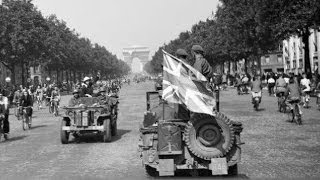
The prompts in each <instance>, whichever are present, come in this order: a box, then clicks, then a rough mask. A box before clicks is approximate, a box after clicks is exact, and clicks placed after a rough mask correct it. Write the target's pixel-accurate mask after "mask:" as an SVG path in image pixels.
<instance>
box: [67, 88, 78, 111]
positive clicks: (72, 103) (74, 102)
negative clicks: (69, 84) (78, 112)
mask: <svg viewBox="0 0 320 180" xmlns="http://www.w3.org/2000/svg"><path fill="white" fill-rule="evenodd" d="M72 94H73V97H72V98H71V99H70V100H69V103H68V106H69V107H73V106H76V105H79V104H80V92H79V90H78V89H75V90H73V92H72Z"/></svg>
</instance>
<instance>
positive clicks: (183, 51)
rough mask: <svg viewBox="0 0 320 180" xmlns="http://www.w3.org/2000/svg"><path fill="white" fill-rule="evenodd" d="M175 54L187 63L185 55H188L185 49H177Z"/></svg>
mask: <svg viewBox="0 0 320 180" xmlns="http://www.w3.org/2000/svg"><path fill="white" fill-rule="evenodd" d="M176 56H177V58H179V59H181V60H182V61H184V62H186V63H188V64H189V62H188V60H187V57H188V53H187V51H185V50H184V49H178V50H177V51H176Z"/></svg>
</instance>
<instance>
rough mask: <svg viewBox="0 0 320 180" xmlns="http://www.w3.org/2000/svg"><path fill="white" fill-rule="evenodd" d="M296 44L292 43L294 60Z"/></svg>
mask: <svg viewBox="0 0 320 180" xmlns="http://www.w3.org/2000/svg"><path fill="white" fill-rule="evenodd" d="M296 57H297V55H296V42H293V58H294V59H296Z"/></svg>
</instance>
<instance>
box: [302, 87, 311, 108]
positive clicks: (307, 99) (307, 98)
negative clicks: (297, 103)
mask: <svg viewBox="0 0 320 180" xmlns="http://www.w3.org/2000/svg"><path fill="white" fill-rule="evenodd" d="M304 93H305V94H304V104H303V107H304V108H309V102H310V91H305V92H304Z"/></svg>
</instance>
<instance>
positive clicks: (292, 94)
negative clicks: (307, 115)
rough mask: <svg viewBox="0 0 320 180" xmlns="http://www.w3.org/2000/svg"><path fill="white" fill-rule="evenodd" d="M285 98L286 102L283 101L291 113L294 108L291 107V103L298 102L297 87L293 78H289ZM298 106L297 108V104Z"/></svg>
mask: <svg viewBox="0 0 320 180" xmlns="http://www.w3.org/2000/svg"><path fill="white" fill-rule="evenodd" d="M285 96H286V101H285V103H286V105H287V106H288V107H289V108H290V111H293V108H294V107H293V106H292V104H291V102H293V101H298V102H300V89H299V85H298V84H297V83H296V82H295V80H294V78H293V77H291V78H290V80H289V84H288V86H287V88H286V92H285ZM298 106H299V104H298ZM299 109H300V108H299ZM300 113H301V112H300Z"/></svg>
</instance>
